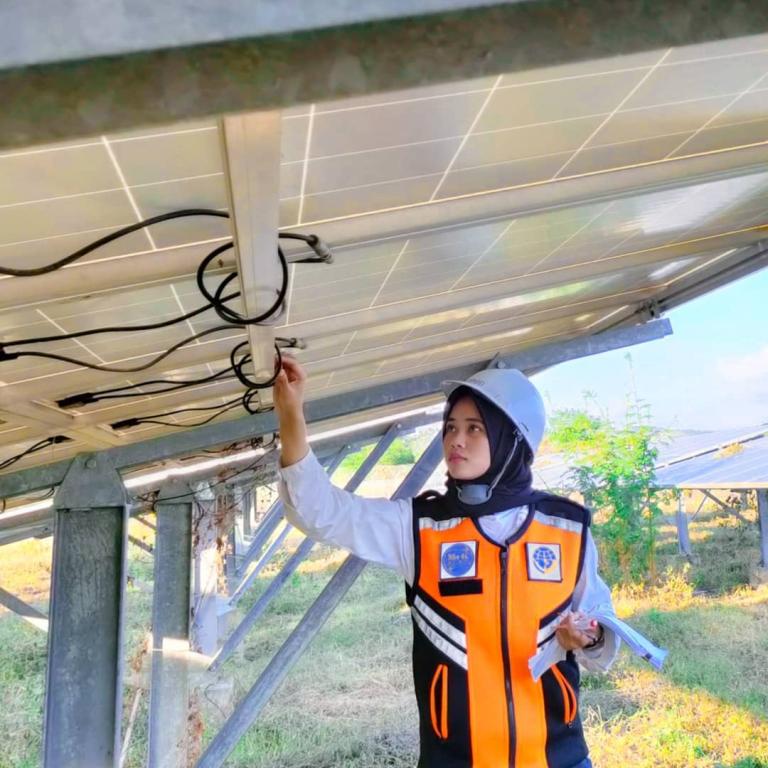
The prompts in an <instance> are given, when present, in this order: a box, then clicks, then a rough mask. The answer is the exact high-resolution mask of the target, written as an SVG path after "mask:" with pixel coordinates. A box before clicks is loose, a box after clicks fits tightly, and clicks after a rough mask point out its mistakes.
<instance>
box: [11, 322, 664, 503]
mask: <svg viewBox="0 0 768 768" xmlns="http://www.w3.org/2000/svg"><path fill="white" fill-rule="evenodd" d="M671 333H672V327H671V325H670V322H669V320H667V319H660V320H654V321H652V322H649V323H646V324H644V325H636V326H631V327H623V328H616V329H613V330H610V331H606V332H603V333H599V334H596V335H594V336H581V337H578V338H574V339H570V340H567V341H561V342H557V343H553V344H543V345H539V346H535V347H531V348H528V349H523V350H521V351H519V352H516V353H514V354H508V355H503V356H501V357H500V358H499V364H501V365H506V366H509V367H514V368H519V369H520V370H523V371H531V370H540V369H542V368H546V367H549V366H552V365H557V364H558V363H563V362H565V361H567V360H574V359H577V358H581V357H588V356H589V355H596V354H600V353H601V352H607V351H609V350H612V349H620V348H622V347H627V346H632V345H635V344H642V343H644V342H647V341H653V340H655V339H660V338H663V337H665V336H667V335H669V334H671ZM489 362H490V360H488V359H481V360H477V361H475V362H467V363H465V364H462V365H458V366H456V367H453V368H448V369H443V370H440V371H428V372H425V373H423V374H420V375H415V376H412V377H410V378H408V379H401V380H399V381H387V382H385V383H382V384H377V385H375V386H372V387H368V388H365V389H359V390H356V391H353V392H344V393H340V394H337V395H333V396H330V397H326V398H318V399H317V400H312V401H310V402H308V403H307V405H306V409H305V412H306V416H307V421H308V422H309V423H310V424H311V423H313V422H319V421H325V420H327V419H332V418H335V417H338V416H344V415H347V414H351V413H359V412H363V411H366V410H368V409H372V408H377V407H379V406H383V405H390V404H393V403H403V405H404V406H405V405H406V404H407V403H408V401H409V400H413V399H415V398H421V397H424V396H425V395H431V394H434V393H437V392H440V384H441V382H442V381H444V380H446V379H463V378H466V377H468V376H471V375H472V374H473V373H476V372H477V371H479V370H482V369H483V368H485V367H486V366H487V365H488V364H489ZM275 429H276V419H275V415H274V413H271V412H270V413H263V414H258V415H256V416H248V417H245V418H242V419H233V420H232V421H227V422H222V423H220V424H209V425H208V426H205V427H199V428H197V429H194V430H186V431H183V432H177V433H175V434H173V435H164V436H163V437H158V438H154V439H153V440H146V441H142V442H136V443H131V444H130V445H125V446H121V447H119V448H110V449H108V450H107V451H105V452H104V454H105V455H107V456H109V458H110V460H111V461H112V462H113V464H114V465H115V466H116V467H120V468H124V467H125V468H127V467H131V466H141V465H146V464H149V463H152V462H155V461H160V460H162V459H169V458H173V457H175V456H182V455H184V454H188V453H194V452H195V451H198V450H200V449H202V448H209V447H211V446H214V445H223V444H228V443H232V442H235V441H237V440H243V439H249V438H252V437H254V436H255V435H260V434H265V433H268V432H274V431H275ZM67 466H68V462H56V463H53V464H48V465H43V466H39V467H33V468H31V469H28V470H20V471H18V472H11V473H8V474H6V475H0V498H3V497H6V496H18V495H21V494H24V493H28V492H31V491H35V490H39V489H42V488H50V487H51V486H54V485H58V484H59V483H60V482H61V479H62V478H63V476H64V473H65V472H66V468H67Z"/></svg>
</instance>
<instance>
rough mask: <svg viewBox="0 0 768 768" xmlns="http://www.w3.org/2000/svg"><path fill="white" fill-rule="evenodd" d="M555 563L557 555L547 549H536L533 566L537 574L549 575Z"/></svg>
mask: <svg viewBox="0 0 768 768" xmlns="http://www.w3.org/2000/svg"><path fill="white" fill-rule="evenodd" d="M556 563H557V555H556V554H555V553H554V552H553V551H552V550H551V549H550V548H549V547H537V549H536V551H535V552H534V553H533V564H534V566H535V567H536V570H537V571H538V572H539V573H549V572H550V571H551V570H552V568H553V566H554V565H555V564H556Z"/></svg>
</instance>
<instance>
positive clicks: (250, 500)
mask: <svg viewBox="0 0 768 768" xmlns="http://www.w3.org/2000/svg"><path fill="white" fill-rule="evenodd" d="M241 493H242V510H243V539H249V538H250V537H251V535H252V532H253V512H254V504H255V500H256V494H255V493H254V491H253V489H252V488H243V489H241Z"/></svg>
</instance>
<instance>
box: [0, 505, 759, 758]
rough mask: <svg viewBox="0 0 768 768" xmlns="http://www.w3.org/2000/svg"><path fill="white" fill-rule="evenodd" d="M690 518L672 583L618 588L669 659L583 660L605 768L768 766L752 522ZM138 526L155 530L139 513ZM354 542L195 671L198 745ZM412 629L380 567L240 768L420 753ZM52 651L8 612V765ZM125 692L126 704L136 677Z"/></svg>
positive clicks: (142, 631)
mask: <svg viewBox="0 0 768 768" xmlns="http://www.w3.org/2000/svg"><path fill="white" fill-rule="evenodd" d="M691 531H692V533H697V534H701V537H700V538H699V539H698V542H699V543H696V544H694V546H695V550H696V553H697V558H696V560H695V562H694V563H693V564H685V563H683V562H682V561H681V560H680V558H679V557H678V556H677V555H676V554H675V551H676V548H675V546H674V541H673V540H672V538H671V536H672V534H673V533H674V529H672V531H664V538H663V540H662V542H661V543H660V547H659V552H660V562H661V564H662V570H663V573H664V576H663V578H662V579H661V580H660V583H659V584H658V585H657V586H655V587H654V588H652V589H642V588H639V587H632V586H624V587H621V588H619V589H617V590H615V602H616V606H617V610H618V612H619V614H620V615H621V616H623V617H625V618H628V619H629V620H630V621H631V622H632V624H633V625H634V626H636V627H637V628H638V629H639V630H640V631H642V632H644V633H646V634H647V635H648V636H649V637H651V638H652V639H653V640H654V641H656V642H657V643H659V644H661V645H663V646H665V647H667V648H669V650H670V656H669V659H668V662H667V664H666V666H665V669H664V671H663V672H662V673H656V672H654V671H653V670H651V669H650V668H649V667H648V666H647V665H644V664H643V663H641V662H639V661H637V660H636V659H634V658H633V657H631V656H630V655H629V654H628V653H626V652H624V653H622V655H621V656H620V658H619V661H618V663H617V664H616V666H615V667H614V669H613V670H612V671H611V673H610V674H609V675H607V676H585V678H584V692H583V698H582V712H583V716H584V719H585V726H586V733H587V739H588V741H589V744H590V746H591V750H592V754H593V758H594V762H595V766H596V768H614V766H615V765H616V764H617V763H620V764H625V765H629V766H632V768H646V767H648V768H650V767H651V766H653V767H654V768H656V767H657V766H658V767H659V768H683V767H684V766H685V767H686V768H688V766H691V767H692V768H704V767H705V766H706V767H711V768H768V722H767V718H768V675H766V673H765V670H766V669H768V585H763V586H760V587H751V586H749V585H748V581H749V575H750V572H751V571H750V568H752V567H753V565H754V560H755V558H756V552H757V538H756V533H755V531H754V525H752V526H748V525H745V524H744V523H741V522H739V521H736V524H734V523H733V521H732V520H730V519H726V518H724V517H723V516H721V515H719V514H718V513H716V512H713V511H711V510H707V509H704V510H702V512H701V513H700V514H699V516H698V517H697V519H696V520H695V521H694V523H693V524H692V528H691ZM131 532H132V533H137V534H139V535H142V537H144V536H147V535H148V534H147V533H146V529H143V530H142V528H141V527H139V528H135V530H134V529H133V527H132V531H131ZM293 541H294V543H295V541H296V540H295V539H293ZM47 546H49V545H47V544H45V543H41V542H28V543H26V544H25V545H23V546H20V545H12V546H9V547H6V548H4V550H3V562H2V568H3V573H4V574H11V571H9V570H8V568H9V564H10V567H12V569H13V571H12V579H13V581H12V582H11V583H13V584H16V587H17V590H18V591H19V592H21V593H22V594H24V595H26V596H27V598H28V599H30V600H33V599H34V595H40V596H42V597H43V599H44V597H45V593H46V591H47V580H48V574H47V572H46V571H45V562H46V556H47V555H46V552H45V549H46V547H47ZM9 555H10V557H8V556H9ZM285 557H286V555H285V554H283V555H281V556H280V557H279V558H278V559H277V561H276V563H275V567H277V565H278V563H279V562H280V561H281V560H284V559H285ZM342 558H343V554H341V553H338V552H335V551H333V550H331V549H329V548H327V547H322V546H318V547H316V548H315V550H314V551H313V556H312V558H311V560H310V561H309V562H307V563H306V564H305V565H304V566H303V568H302V569H301V570H300V572H299V573H297V574H295V575H294V577H293V578H292V579H291V580H290V581H289V582H288V584H287V585H286V587H285V589H284V590H283V592H282V594H281V596H280V598H279V599H278V600H277V601H276V602H275V603H274V604H273V606H272V607H271V609H270V610H269V611H268V612H267V614H266V615H265V616H264V617H263V619H262V621H261V622H260V623H259V625H258V626H256V627H255V628H254V629H253V630H252V632H251V633H250V635H249V636H248V638H247V639H246V642H245V643H244V646H243V648H242V651H241V652H240V653H239V655H238V656H236V657H235V658H233V659H231V660H230V661H229V662H227V664H225V665H224V667H223V668H222V670H221V671H220V674H219V675H216V676H203V677H202V678H199V679H198V682H199V687H198V689H197V694H196V697H197V701H198V705H197V706H196V708H195V711H196V712H198V714H199V718H200V719H196V720H195V727H196V729H197V731H196V732H199V729H200V728H204V733H203V734H202V740H203V745H202V746H204V744H205V743H207V742H208V741H209V740H210V739H211V738H212V736H213V734H214V733H215V732H216V731H217V729H218V727H219V726H220V724H221V722H222V721H223V719H224V717H225V716H226V714H227V712H228V711H229V709H231V702H230V703H229V705H228V704H227V702H226V701H224V700H222V699H221V698H217V697H216V696H215V695H214V692H215V689H216V688H217V686H218V687H221V685H220V684H221V683H223V684H224V686H225V687H226V685H230V686H233V687H234V699H235V700H236V699H238V698H239V697H240V696H242V695H243V694H244V693H245V692H246V691H247V690H248V688H249V687H250V686H251V684H252V683H253V681H254V680H255V679H256V678H257V677H258V675H259V673H260V672H261V670H262V669H263V668H264V666H265V665H266V663H267V661H268V659H269V658H270V657H271V655H272V654H273V653H274V651H275V650H276V649H277V648H278V647H279V646H280V644H281V643H282V642H283V640H284V639H285V638H286V637H287V635H288V634H289V632H290V631H291V629H292V628H293V626H295V623H296V621H297V620H298V618H299V617H300V616H301V614H302V613H303V612H304V610H305V609H306V608H307V606H308V605H309V604H310V603H311V602H312V600H313V599H314V598H315V597H316V596H317V594H318V593H319V592H320V590H321V589H322V588H323V586H324V585H325V583H326V582H327V580H328V578H329V577H330V574H331V573H332V572H333V570H334V569H335V568H336V567H337V565H338V562H339V561H340V560H341V559H342ZM130 571H131V573H132V575H133V576H134V577H135V584H134V586H132V587H131V588H129V590H128V606H127V614H128V617H129V627H128V648H127V650H126V652H127V656H128V658H131V657H132V656H135V652H136V651H137V649H138V648H139V647H140V646H141V644H142V643H143V641H144V638H145V635H146V631H147V626H148V616H149V606H150V600H151V595H150V594H149V593H148V592H147V591H146V586H147V585H149V584H150V583H151V574H152V562H151V558H149V557H148V556H147V555H145V554H144V553H141V552H139V551H137V550H135V549H132V551H131V560H130ZM272 575H274V568H273V569H271V572H268V573H265V574H264V575H263V578H262V579H259V580H258V583H257V584H256V585H255V586H254V588H253V590H252V592H251V593H249V594H248V596H247V597H246V600H245V601H244V603H243V605H242V606H241V608H242V610H243V611H245V610H247V608H248V607H249V605H250V604H252V602H253V601H254V600H255V599H256V598H257V596H258V594H259V593H260V592H261V591H263V589H265V588H266V586H267V584H268V582H269V579H270V578H271V576H272ZM6 583H7V582H6ZM140 585H144V588H139V586H140ZM25 590H28V591H25ZM410 632H411V629H410V619H409V616H408V613H407V610H406V608H405V604H404V595H403V587H402V584H401V583H400V581H399V580H398V579H397V578H396V577H395V576H394V575H393V574H391V573H389V572H387V571H384V570H382V569H379V568H373V567H369V568H368V569H366V571H365V572H364V573H363V575H362V577H361V578H360V579H359V581H358V582H357V583H356V584H355V585H354V586H353V588H352V590H351V591H350V593H349V594H348V595H347V597H346V598H345V600H344V601H343V602H342V604H341V606H340V607H339V609H338V610H337V612H336V613H335V614H334V615H333V616H332V617H331V619H330V620H329V621H328V624H327V625H326V626H325V628H324V629H323V631H322V632H321V633H320V635H319V636H318V638H317V639H316V640H315V641H314V643H313V644H312V646H310V649H309V651H308V652H307V653H306V654H305V656H304V657H303V658H302V659H301V660H300V662H299V663H298V664H297V666H296V667H295V668H294V669H293V670H292V672H291V673H290V675H289V677H288V679H287V680H286V682H285V683H284V684H283V686H282V687H281V688H280V689H279V691H278V693H277V694H276V695H275V697H274V698H273V700H272V701H271V702H270V704H269V705H268V707H267V708H266V709H265V710H264V712H263V713H262V716H261V718H260V720H259V721H258V723H257V724H256V725H255V726H254V727H253V728H251V729H250V731H249V732H248V733H247V735H246V737H245V738H244V739H243V740H242V741H241V743H240V744H239V745H238V746H237V748H236V750H235V751H234V753H233V754H232V755H231V757H230V758H229V760H228V761H227V763H226V765H227V766H228V768H246V767H247V768H335V767H336V766H344V767H345V768H381V767H382V766H388V767H390V768H406V767H407V768H412V766H413V765H414V764H415V756H416V752H417V733H416V708H415V701H414V697H413V693H412V683H411V672H410ZM44 666H45V637H44V636H43V635H42V634H40V633H38V632H36V631H35V630H33V629H32V628H30V627H27V626H26V625H25V624H23V623H22V622H21V621H19V620H18V619H17V618H16V617H10V616H4V617H0V739H2V741H3V744H4V749H3V750H2V752H0V768H32V766H34V765H37V764H38V754H39V746H40V724H41V707H42V696H43V682H44ZM136 679H137V680H139V679H140V676H138V677H137V678H136ZM125 698H126V710H128V708H129V706H130V703H131V702H132V700H133V694H132V691H129V692H127V695H126V697H125ZM146 705H147V697H146V696H143V697H142V699H141V705H140V708H139V714H138V718H137V720H136V725H135V728H134V734H133V742H132V748H131V751H130V753H129V760H128V762H127V765H126V768H139V767H140V766H143V765H145V764H146V738H147V728H146V716H147V709H146Z"/></svg>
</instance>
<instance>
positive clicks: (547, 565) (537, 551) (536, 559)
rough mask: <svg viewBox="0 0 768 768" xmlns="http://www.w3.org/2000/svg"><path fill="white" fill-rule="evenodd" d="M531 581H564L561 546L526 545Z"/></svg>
mask: <svg viewBox="0 0 768 768" xmlns="http://www.w3.org/2000/svg"><path fill="white" fill-rule="evenodd" d="M525 548H526V553H527V555H528V558H527V559H528V580H529V581H562V580H563V571H562V567H561V561H560V545H559V544H534V543H530V542H529V543H526V545H525Z"/></svg>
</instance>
